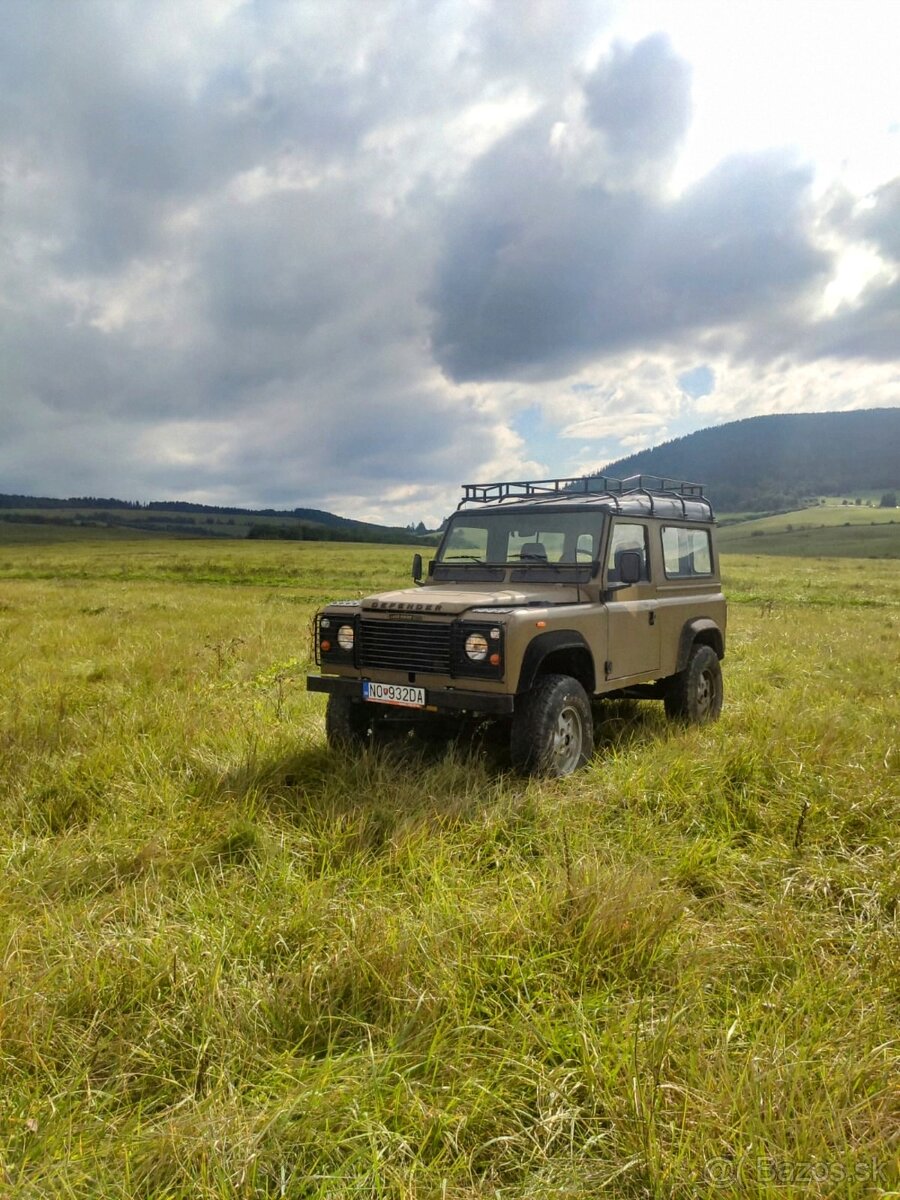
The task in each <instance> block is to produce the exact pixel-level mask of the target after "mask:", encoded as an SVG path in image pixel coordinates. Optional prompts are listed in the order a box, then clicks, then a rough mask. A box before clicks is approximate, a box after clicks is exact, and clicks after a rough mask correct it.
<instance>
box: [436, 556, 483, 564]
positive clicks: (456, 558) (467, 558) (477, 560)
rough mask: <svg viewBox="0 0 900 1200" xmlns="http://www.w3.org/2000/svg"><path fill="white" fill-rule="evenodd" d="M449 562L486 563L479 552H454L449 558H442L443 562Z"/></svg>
mask: <svg viewBox="0 0 900 1200" xmlns="http://www.w3.org/2000/svg"><path fill="white" fill-rule="evenodd" d="M448 562H473V563H481V565H482V566H484V565H485V562H484V559H483V558H479V557H478V555H477V554H452V555H450V556H449V557H447V558H442V559H441V563H448Z"/></svg>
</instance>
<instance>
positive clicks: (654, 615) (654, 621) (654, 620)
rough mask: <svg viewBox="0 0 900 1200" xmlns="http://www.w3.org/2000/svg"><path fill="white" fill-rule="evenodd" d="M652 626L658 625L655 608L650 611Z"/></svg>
mask: <svg viewBox="0 0 900 1200" xmlns="http://www.w3.org/2000/svg"><path fill="white" fill-rule="evenodd" d="M650 624H651V625H655V624H656V609H654V608H651V609H650Z"/></svg>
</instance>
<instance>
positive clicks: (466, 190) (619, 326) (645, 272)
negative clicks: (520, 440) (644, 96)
mask: <svg viewBox="0 0 900 1200" xmlns="http://www.w3.org/2000/svg"><path fill="white" fill-rule="evenodd" d="M654 103H655V101H654ZM552 124H553V123H552V121H551V120H550V119H549V118H548V117H547V116H546V115H545V114H541V115H540V116H538V117H537V118H536V119H534V120H533V121H532V122H531V123H530V124H529V125H528V126H527V127H525V128H524V129H520V130H517V131H516V132H515V133H514V134H512V135H511V136H510V137H509V138H507V139H506V140H505V141H504V142H503V143H502V144H501V145H498V146H496V147H495V148H494V149H493V150H491V151H490V152H489V153H488V154H487V155H486V156H485V157H484V158H483V159H482V160H481V161H480V162H479V163H477V164H476V166H475V167H474V169H473V170H472V172H471V175H470V177H469V179H468V180H467V181H466V183H465V185H464V187H463V189H462V191H461V194H460V196H459V198H458V200H457V204H456V207H455V209H454V211H453V212H452V213H451V214H450V215H449V217H448V221H447V226H446V229H447V233H446V241H445V243H444V246H443V250H442V255H441V259H440V262H439V265H438V268H437V274H436V281H435V285H434V289H433V291H432V293H431V300H432V303H433V306H434V310H435V320H434V327H433V344H434V351H435V355H436V357H437V358H438V360H439V361H440V362H441V364H442V366H443V367H444V369H445V370H446V371H447V372H448V374H449V375H450V376H451V377H452V378H454V379H456V380H471V379H484V378H488V379H490V378H493V379H497V378H510V377H512V378H516V377H519V378H524V377H536V378H541V377H547V376H549V375H551V374H554V373H559V372H561V371H564V370H572V369H576V368H577V367H578V366H580V365H581V364H582V363H583V362H585V361H587V360H589V359H591V358H595V357H599V356H602V355H604V354H609V353H613V352H617V351H620V350H623V349H627V348H630V347H634V346H637V345H641V346H644V347H652V346H661V345H664V344H666V343H667V342H669V341H671V340H672V339H674V338H676V337H678V336H680V335H682V334H684V333H685V332H687V331H691V330H710V329H716V328H722V327H726V326H728V325H731V324H735V323H737V322H742V323H747V322H750V323H751V324H752V321H753V318H754V317H755V316H760V317H765V318H766V319H768V317H769V316H770V314H771V310H772V307H773V306H779V305H782V306H789V305H791V304H793V303H795V302H796V301H797V300H798V298H800V297H802V296H803V295H804V294H805V293H806V292H807V291H808V289H810V287H811V286H812V285H813V284H816V283H818V284H821V283H822V281H823V280H824V278H825V276H826V272H827V270H828V268H829V265H830V260H829V258H828V256H827V255H826V254H825V253H824V252H823V251H821V250H820V249H819V248H818V247H817V245H816V243H815V240H814V236H813V221H814V209H813V205H812V201H811V198H810V183H811V175H810V172H809V171H808V170H807V169H806V168H804V167H802V166H798V165H797V164H796V163H795V162H794V161H793V159H792V158H791V157H790V156H788V155H784V154H779V153H775V152H769V153H766V154H759V155H754V156H745V157H736V158H732V159H729V160H726V161H725V162H723V163H721V164H719V165H718V166H717V167H716V168H715V169H714V170H713V171H711V172H710V173H709V174H708V175H707V176H706V177H705V178H703V179H701V180H699V181H698V182H697V183H695V184H694V185H693V186H692V187H690V188H689V189H687V191H685V192H684V193H683V194H682V195H681V196H680V197H679V198H678V199H676V200H672V201H667V200H665V199H663V198H661V197H659V196H656V195H654V194H652V193H651V194H648V193H642V192H640V191H637V190H631V189H630V188H621V187H616V186H607V185H605V184H604V182H603V181H600V182H590V183H584V182H582V181H581V180H580V179H579V178H578V176H577V175H575V174H574V173H572V172H571V171H569V170H567V164H566V163H565V162H564V161H563V160H562V159H561V158H560V156H559V155H558V154H557V153H556V152H555V149H554V146H553V141H552V137H551V129H552Z"/></svg>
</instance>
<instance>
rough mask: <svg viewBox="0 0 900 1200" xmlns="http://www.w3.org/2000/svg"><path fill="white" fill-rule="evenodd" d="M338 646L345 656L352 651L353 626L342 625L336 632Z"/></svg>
mask: <svg viewBox="0 0 900 1200" xmlns="http://www.w3.org/2000/svg"><path fill="white" fill-rule="evenodd" d="M338 645H339V646H340V648H341V649H342V650H343V651H345V652H346V653H347V654H349V653H350V651H351V650H352V649H353V626H352V625H342V626H341V627H340V629H339V630H338Z"/></svg>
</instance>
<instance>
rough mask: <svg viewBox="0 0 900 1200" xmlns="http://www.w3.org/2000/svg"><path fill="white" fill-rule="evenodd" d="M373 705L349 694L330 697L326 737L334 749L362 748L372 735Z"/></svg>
mask: <svg viewBox="0 0 900 1200" xmlns="http://www.w3.org/2000/svg"><path fill="white" fill-rule="evenodd" d="M372 710H373V705H367V704H365V703H364V702H363V701H362V700H351V699H350V697H349V696H335V695H331V696H329V697H328V704H327V706H326V708H325V737H326V740H327V742H328V745H329V746H330V747H331V749H332V750H341V749H342V750H347V749H362V747H363V746H365V745H367V744H368V741H369V739H370V737H371V736H372V721H373V716H372Z"/></svg>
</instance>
